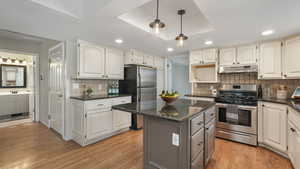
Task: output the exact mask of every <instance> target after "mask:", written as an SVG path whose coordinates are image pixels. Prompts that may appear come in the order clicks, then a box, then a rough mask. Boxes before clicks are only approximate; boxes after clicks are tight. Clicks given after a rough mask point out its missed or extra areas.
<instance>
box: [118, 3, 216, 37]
mask: <svg viewBox="0 0 300 169" xmlns="http://www.w3.org/2000/svg"><path fill="white" fill-rule="evenodd" d="M169 4H172V5H169ZM178 9H186V10H187V11H186V14H185V15H183V33H184V34H185V35H187V36H189V38H192V37H193V36H195V35H198V34H201V33H206V32H210V31H213V27H212V26H211V25H210V24H209V22H208V20H207V19H206V18H205V16H204V15H203V14H202V13H201V11H200V9H199V8H198V7H197V5H196V4H195V2H194V1H193V0H184V1H182V0H181V1H180V0H176V1H174V0H161V1H160V8H159V19H160V20H161V21H162V22H164V23H165V24H166V25H167V26H166V27H165V28H164V29H163V30H162V31H161V32H160V34H158V35H157V36H158V37H159V38H161V39H163V40H174V39H175V37H176V36H177V35H178V33H180V16H179V15H177V11H178ZM155 17H156V0H153V1H150V2H148V3H146V4H144V5H142V6H140V7H138V8H136V9H134V10H132V11H129V12H128V13H125V14H123V15H121V16H119V18H120V19H122V20H123V21H125V22H127V23H129V24H132V25H133V26H136V27H138V28H140V29H142V30H144V31H146V32H149V33H152V34H154V32H153V30H152V29H151V28H150V27H149V23H151V22H153V20H154V19H155Z"/></svg>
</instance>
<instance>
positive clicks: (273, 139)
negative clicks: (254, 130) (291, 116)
mask: <svg viewBox="0 0 300 169" xmlns="http://www.w3.org/2000/svg"><path fill="white" fill-rule="evenodd" d="M259 105H260V106H261V107H260V108H259V115H258V117H259V118H260V119H259V120H258V121H259V126H258V128H259V131H258V132H259V134H258V135H259V142H260V143H262V144H264V145H266V146H267V147H270V148H272V149H273V150H275V151H279V152H281V153H284V154H285V153H286V152H287V106H285V105H283V104H274V103H267V102H262V103H260V104H259Z"/></svg>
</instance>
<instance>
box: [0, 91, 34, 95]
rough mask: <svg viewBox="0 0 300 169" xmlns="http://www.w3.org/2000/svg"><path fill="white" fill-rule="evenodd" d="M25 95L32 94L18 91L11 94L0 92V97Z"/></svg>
mask: <svg viewBox="0 0 300 169" xmlns="http://www.w3.org/2000/svg"><path fill="white" fill-rule="evenodd" d="M26 94H32V92H29V91H18V92H17V93H12V92H0V96H8V95H9V96H11V95H12V96H14V95H26Z"/></svg>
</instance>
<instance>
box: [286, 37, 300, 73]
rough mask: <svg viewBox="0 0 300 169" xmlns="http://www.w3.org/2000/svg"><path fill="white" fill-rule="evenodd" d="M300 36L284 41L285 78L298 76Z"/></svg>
mask: <svg viewBox="0 0 300 169" xmlns="http://www.w3.org/2000/svg"><path fill="white" fill-rule="evenodd" d="M299 56H300V37H297V38H294V39H290V40H287V41H286V43H285V55H284V57H283V60H284V64H283V66H284V76H285V77H286V78H299V77H300V57H299Z"/></svg>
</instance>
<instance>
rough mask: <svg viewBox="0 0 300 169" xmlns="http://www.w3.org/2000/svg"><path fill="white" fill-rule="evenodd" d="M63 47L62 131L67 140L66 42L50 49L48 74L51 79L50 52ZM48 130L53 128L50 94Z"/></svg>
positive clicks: (62, 135)
mask: <svg viewBox="0 0 300 169" xmlns="http://www.w3.org/2000/svg"><path fill="white" fill-rule="evenodd" d="M61 45H63V55H64V59H63V63H62V64H63V69H62V73H63V75H62V76H63V77H62V79H63V91H62V94H63V99H62V100H63V102H64V103H63V113H62V129H61V133H59V134H61V137H62V138H63V139H64V140H66V136H65V134H66V132H65V116H66V111H67V110H66V105H67V102H66V90H67V83H68V82H66V77H67V71H66V67H67V66H66V43H65V42H64V41H61V42H59V43H58V44H56V45H55V46H53V47H51V48H49V49H48V61H49V62H48V73H49V77H50V55H49V51H50V50H51V49H54V48H57V47H58V46H61ZM50 83H51V82H50V78H49V82H48V85H49V87H50ZM47 114H48V128H49V129H50V128H51V119H50V118H49V115H50V116H51V113H50V95H49V92H48V112H47Z"/></svg>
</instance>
